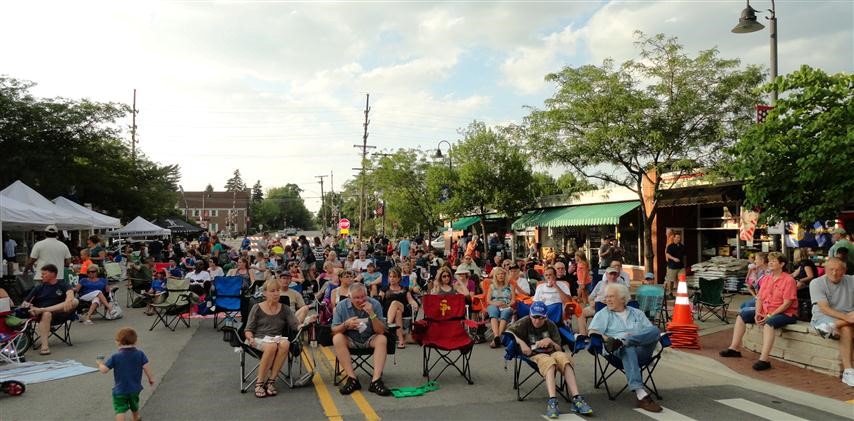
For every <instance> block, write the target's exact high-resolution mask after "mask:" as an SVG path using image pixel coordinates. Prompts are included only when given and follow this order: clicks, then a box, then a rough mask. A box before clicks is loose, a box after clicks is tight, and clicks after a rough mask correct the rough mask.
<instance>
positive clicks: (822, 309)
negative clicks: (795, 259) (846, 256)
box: [810, 257, 854, 387]
mask: <svg viewBox="0 0 854 421" xmlns="http://www.w3.org/2000/svg"><path fill="white" fill-rule="evenodd" d="M824 268H825V271H826V272H827V273H826V274H825V275H824V276H822V277H820V278H818V279H815V280H813V281H812V282H810V297H811V299H812V303H813V310H812V322H811V324H812V326H813V328H815V330H817V331H818V333H819V334H820V335H821V336H823V337H826V336H831V337H838V338H839V356H840V359H841V360H842V368H843V372H842V382H843V383H845V384H847V385H848V386H852V387H854V368H852V358H851V357H852V351H851V345H852V343H854V340H852V337H854V276H851V275H846V274H845V270H846V262H844V261H842V260H841V259H839V258H836V257H833V258H830V259H828V260H827V262H825V264H824Z"/></svg>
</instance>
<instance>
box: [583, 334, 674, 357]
mask: <svg viewBox="0 0 854 421" xmlns="http://www.w3.org/2000/svg"><path fill="white" fill-rule="evenodd" d="M659 340H661V339H660V338H659ZM604 346H605V338H603V337H602V335H600V334H598V333H591V334H590V346H589V347H587V351H588V352H590V353H591V354H593V355H596V354H601V353H602V351H603V350H604Z"/></svg>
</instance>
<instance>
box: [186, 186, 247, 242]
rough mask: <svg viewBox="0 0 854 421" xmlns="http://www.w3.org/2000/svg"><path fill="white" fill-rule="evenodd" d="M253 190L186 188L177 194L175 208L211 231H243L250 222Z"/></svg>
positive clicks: (236, 232)
mask: <svg viewBox="0 0 854 421" xmlns="http://www.w3.org/2000/svg"><path fill="white" fill-rule="evenodd" d="M249 203H250V190H249V189H247V190H245V191H242V192H227V191H222V192H217V191H215V192H210V193H208V192H204V191H187V192H183V193H182V194H180V195H179V197H178V203H177V204H176V206H175V207H176V208H177V209H179V210H180V211H181V212H182V213H183V215H184V217H185V218H186V219H187V220H188V221H193V222H196V223H197V224H199V226H200V227H202V228H207V229H208V230H211V231H226V232H229V233H232V234H243V233H245V232H246V225H247V223H249Z"/></svg>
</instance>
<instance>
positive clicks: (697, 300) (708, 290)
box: [692, 278, 735, 324]
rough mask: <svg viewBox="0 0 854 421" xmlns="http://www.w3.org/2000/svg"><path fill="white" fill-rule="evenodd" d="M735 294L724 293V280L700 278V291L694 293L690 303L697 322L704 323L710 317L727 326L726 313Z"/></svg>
mask: <svg viewBox="0 0 854 421" xmlns="http://www.w3.org/2000/svg"><path fill="white" fill-rule="evenodd" d="M733 295H735V294H725V293H724V279H722V278H715V279H704V278H700V290H699V291H697V292H695V293H694V296H693V297H692V301H693V302H694V308H695V309H696V312H697V320H699V321H701V322H705V321H706V320H709V319H710V318H711V317H712V316H715V317H717V318H718V319H720V320H721V321H722V322H724V323H727V324H729V320H728V319H727V311H728V310H729V305H730V303H731V302H732V297H733Z"/></svg>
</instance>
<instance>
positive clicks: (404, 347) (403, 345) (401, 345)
mask: <svg viewBox="0 0 854 421" xmlns="http://www.w3.org/2000/svg"><path fill="white" fill-rule="evenodd" d="M397 349H406V345H405V344H401V343H398V344H397Z"/></svg>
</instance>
